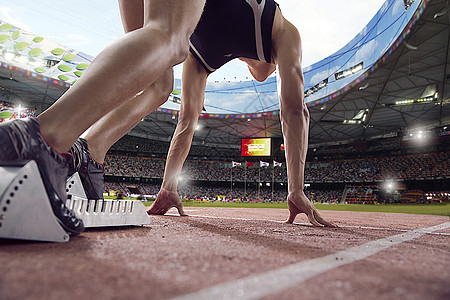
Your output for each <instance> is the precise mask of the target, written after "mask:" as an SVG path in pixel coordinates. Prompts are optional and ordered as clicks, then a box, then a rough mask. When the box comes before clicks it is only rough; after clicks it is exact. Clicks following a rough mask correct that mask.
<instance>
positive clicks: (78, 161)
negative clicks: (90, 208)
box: [68, 138, 105, 200]
mask: <svg viewBox="0 0 450 300" xmlns="http://www.w3.org/2000/svg"><path fill="white" fill-rule="evenodd" d="M69 153H70V154H72V159H71V160H70V159H69V161H68V164H69V175H68V178H69V177H71V176H72V175H73V174H75V173H76V172H78V174H79V175H80V179H81V183H82V184H83V188H84V192H85V193H86V197H87V198H88V199H89V200H99V199H103V188H104V186H105V183H104V176H103V175H104V174H105V167H104V166H103V165H102V164H100V163H98V162H96V161H95V160H94V159H93V158H92V156H91V153H90V152H89V148H88V143H87V141H86V140H85V139H83V138H79V139H77V140H76V142H75V144H74V145H73V146H72V148H70V150H69Z"/></svg>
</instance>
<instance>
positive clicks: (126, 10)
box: [119, 0, 144, 32]
mask: <svg viewBox="0 0 450 300" xmlns="http://www.w3.org/2000/svg"><path fill="white" fill-rule="evenodd" d="M119 10H120V17H121V19H122V25H123V29H124V30H125V32H130V31H133V30H136V29H139V28H141V27H142V26H144V0H119Z"/></svg>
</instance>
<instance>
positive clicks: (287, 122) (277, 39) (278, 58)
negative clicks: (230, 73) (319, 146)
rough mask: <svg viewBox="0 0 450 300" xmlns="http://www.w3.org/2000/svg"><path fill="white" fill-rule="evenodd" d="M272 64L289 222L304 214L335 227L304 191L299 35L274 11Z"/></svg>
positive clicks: (304, 113)
mask: <svg viewBox="0 0 450 300" xmlns="http://www.w3.org/2000/svg"><path fill="white" fill-rule="evenodd" d="M273 28H274V29H273V46H274V47H273V48H274V57H275V62H276V63H277V65H278V69H279V75H280V79H281V91H280V95H279V98H280V108H281V115H280V118H281V125H282V130H283V136H284V143H285V146H286V164H287V175H288V199H287V200H288V205H289V212H290V216H289V218H288V220H287V221H286V222H287V223H292V222H293V221H294V219H295V217H296V215H297V214H299V213H305V214H306V215H307V216H308V219H309V221H310V222H311V223H312V224H313V225H315V226H321V224H322V225H325V226H332V227H333V226H335V225H333V224H332V223H330V222H328V221H326V220H324V219H323V218H322V217H321V216H320V214H319V212H318V211H317V209H316V208H315V207H314V205H313V204H312V203H311V202H310V201H309V199H308V198H307V197H306V196H305V194H304V192H303V188H304V186H303V185H304V172H305V161H306V153H307V150H308V131H309V112H308V109H307V107H306V105H305V102H304V78H303V72H302V68H301V59H302V47H301V40H300V35H299V33H298V31H297V29H296V28H295V26H294V25H292V24H291V23H289V22H288V21H287V20H286V19H284V18H283V16H282V15H281V13H280V10H279V9H278V8H277V11H276V14H275V20H274V27H273Z"/></svg>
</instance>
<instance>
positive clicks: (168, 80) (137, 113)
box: [85, 0, 173, 164]
mask: <svg viewBox="0 0 450 300" xmlns="http://www.w3.org/2000/svg"><path fill="white" fill-rule="evenodd" d="M143 5H144V3H143V0H119V8H120V15H121V18H122V24H123V27H124V31H125V32H126V33H128V32H130V31H133V30H137V29H139V28H141V27H143V26H144V9H143ZM172 86H173V70H172V68H170V69H168V70H167V71H166V72H165V73H164V75H163V76H162V77H161V78H160V79H158V80H157V81H156V82H154V83H153V84H152V85H150V86H149V87H147V88H146V89H145V90H144V91H143V92H142V93H140V94H138V95H136V96H135V97H134V98H133V99H132V100H130V101H128V102H125V103H123V104H122V105H120V106H119V107H117V108H115V109H113V110H112V111H110V112H109V113H108V114H107V115H105V116H104V117H103V118H101V119H100V120H99V121H97V122H96V123H95V124H94V125H92V127H91V128H90V130H89V132H88V134H87V135H86V137H85V139H86V140H87V142H88V145H89V152H90V154H91V156H92V158H93V159H94V160H96V161H97V162H99V163H101V164H103V162H104V159H105V155H106V152H107V151H108V150H109V148H110V147H111V146H112V145H113V144H114V143H115V142H117V141H118V140H119V139H120V138H121V137H122V136H124V135H125V134H127V133H128V132H129V131H130V130H131V129H132V128H133V127H134V126H136V125H137V124H138V123H139V122H140V120H142V118H143V117H145V116H146V115H148V114H149V113H151V112H152V111H154V110H155V109H156V108H158V107H159V106H161V105H162V104H163V103H164V102H165V101H166V100H167V97H168V96H169V94H170V92H171V91H172Z"/></svg>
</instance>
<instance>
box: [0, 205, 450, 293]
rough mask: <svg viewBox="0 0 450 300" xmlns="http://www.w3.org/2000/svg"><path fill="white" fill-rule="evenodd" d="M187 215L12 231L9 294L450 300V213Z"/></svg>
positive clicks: (0, 279)
mask: <svg viewBox="0 0 450 300" xmlns="http://www.w3.org/2000/svg"><path fill="white" fill-rule="evenodd" d="M186 212H187V213H189V214H190V215H191V216H190V217H178V216H175V215H168V216H152V217H151V222H152V224H151V225H150V226H145V227H132V228H120V229H102V230H89V231H87V232H85V233H83V234H82V235H81V236H79V237H77V238H72V239H71V241H70V242H69V243H62V244H59V243H36V242H24V241H12V240H1V239H0V299H2V300H6V299H60V298H64V299H172V298H179V299H277V300H281V299H346V300H347V299H450V220H449V218H448V217H442V216H426V215H407V214H388V213H362V212H336V211H321V214H322V215H323V216H324V217H325V218H327V219H329V220H332V221H334V222H336V223H337V224H338V225H339V226H340V228H337V229H331V228H315V227H311V226H309V225H308V224H307V220H306V217H301V216H298V217H297V220H296V221H297V222H298V223H295V224H293V225H288V224H284V223H282V221H283V220H285V219H286V218H287V215H288V212H287V210H277V209H245V208H186ZM170 213H173V214H175V212H174V211H170Z"/></svg>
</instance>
